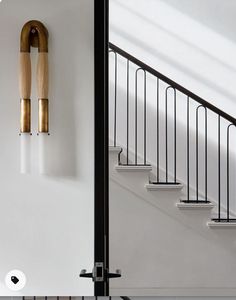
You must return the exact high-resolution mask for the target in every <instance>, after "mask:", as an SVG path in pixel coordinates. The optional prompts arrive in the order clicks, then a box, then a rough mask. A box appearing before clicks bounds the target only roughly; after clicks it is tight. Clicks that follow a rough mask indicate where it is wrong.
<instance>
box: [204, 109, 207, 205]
mask: <svg viewBox="0 0 236 300" xmlns="http://www.w3.org/2000/svg"><path fill="white" fill-rule="evenodd" d="M204 109H205V202H207V201H208V199H207V198H208V197H207V184H208V180H207V179H208V178H207V173H208V172H207V170H208V151H207V150H208V145H207V125H208V124H207V109H206V107H204Z"/></svg>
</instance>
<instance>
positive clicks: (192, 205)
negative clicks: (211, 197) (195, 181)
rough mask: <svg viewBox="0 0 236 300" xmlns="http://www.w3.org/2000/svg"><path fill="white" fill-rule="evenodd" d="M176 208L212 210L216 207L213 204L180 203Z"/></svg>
mask: <svg viewBox="0 0 236 300" xmlns="http://www.w3.org/2000/svg"><path fill="white" fill-rule="evenodd" d="M176 206H177V207H178V208H180V209H212V208H214V207H215V205H214V204H213V203H202V202H201V203H186V202H179V203H176Z"/></svg>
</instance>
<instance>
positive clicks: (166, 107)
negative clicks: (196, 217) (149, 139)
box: [165, 87, 169, 183]
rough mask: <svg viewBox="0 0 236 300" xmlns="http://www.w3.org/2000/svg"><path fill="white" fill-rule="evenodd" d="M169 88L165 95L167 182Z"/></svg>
mask: <svg viewBox="0 0 236 300" xmlns="http://www.w3.org/2000/svg"><path fill="white" fill-rule="evenodd" d="M168 88H169V87H168ZM168 88H167V89H166V95H165V123H166V124H165V127H166V128H165V136H166V183H167V182H168V120H167V117H168V105H167V94H168Z"/></svg>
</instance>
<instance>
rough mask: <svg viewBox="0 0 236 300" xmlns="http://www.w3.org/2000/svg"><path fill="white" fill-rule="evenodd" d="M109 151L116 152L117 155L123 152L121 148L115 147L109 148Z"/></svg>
mask: <svg viewBox="0 0 236 300" xmlns="http://www.w3.org/2000/svg"><path fill="white" fill-rule="evenodd" d="M109 151H110V152H115V153H120V152H121V151H122V148H121V147H118V146H116V147H114V146H109Z"/></svg>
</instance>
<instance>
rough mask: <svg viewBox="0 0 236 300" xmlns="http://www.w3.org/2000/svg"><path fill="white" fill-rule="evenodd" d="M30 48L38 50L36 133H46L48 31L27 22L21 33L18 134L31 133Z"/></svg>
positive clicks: (36, 24) (47, 125) (47, 116)
mask: <svg viewBox="0 0 236 300" xmlns="http://www.w3.org/2000/svg"><path fill="white" fill-rule="evenodd" d="M31 46H32V47H37V48H38V64H37V92H38V109H39V111H38V132H45V133H48V131H49V120H48V119H49V114H48V31H47V29H46V27H45V26H44V25H43V24H42V23H41V22H39V21H29V22H27V23H26V24H25V25H24V26H23V28H22V31H21V41H20V78H19V87H20V98H21V105H20V107H21V119H20V122H21V124H20V132H21V133H30V132H31V100H30V97H31V59H30V48H31Z"/></svg>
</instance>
